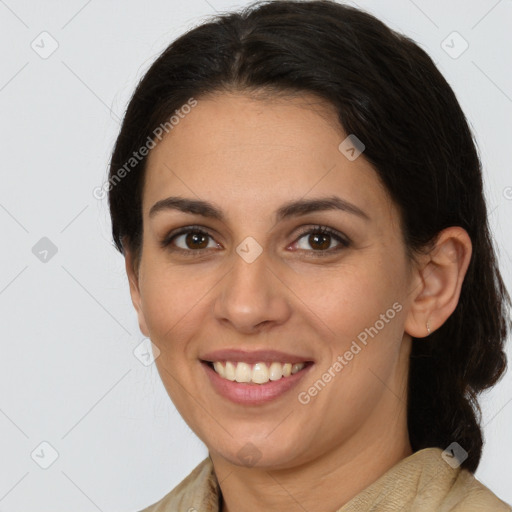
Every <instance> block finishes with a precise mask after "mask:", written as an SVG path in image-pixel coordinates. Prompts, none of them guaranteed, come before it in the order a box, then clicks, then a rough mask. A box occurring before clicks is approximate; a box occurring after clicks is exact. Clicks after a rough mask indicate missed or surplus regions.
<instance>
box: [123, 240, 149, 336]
mask: <svg viewBox="0 0 512 512" xmlns="http://www.w3.org/2000/svg"><path fill="white" fill-rule="evenodd" d="M124 263H125V267H126V275H127V276H128V282H129V283H130V295H131V297H132V303H133V306H134V308H135V311H136V312H137V317H138V320H139V328H140V330H141V332H142V334H144V336H146V338H149V329H148V326H147V324H146V319H145V317H144V312H143V310H142V298H141V294H140V286H139V277H140V272H139V263H140V262H139V261H138V260H137V259H136V258H135V257H134V254H133V252H132V251H131V250H130V249H128V248H126V247H124Z"/></svg>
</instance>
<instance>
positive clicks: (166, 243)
mask: <svg viewBox="0 0 512 512" xmlns="http://www.w3.org/2000/svg"><path fill="white" fill-rule="evenodd" d="M188 233H196V234H199V235H205V236H208V237H210V238H212V239H213V236H212V235H210V233H208V232H207V231H205V230H204V229H203V228H202V227H201V226H186V227H184V228H181V229H179V230H178V231H176V232H171V233H169V234H168V235H167V236H166V237H165V238H164V239H163V240H162V241H161V242H160V246H161V247H162V248H164V249H167V250H169V251H172V252H180V253H182V254H185V255H187V256H191V257H197V256H203V255H204V251H206V250H208V249H207V248H206V249H182V248H181V247H171V244H172V241H173V240H174V239H175V238H177V237H178V236H180V235H185V234H188ZM313 234H315V235H316V234H322V235H330V236H331V237H333V238H334V239H335V240H336V241H337V242H339V244H340V245H339V246H337V247H335V248H334V249H326V250H314V249H312V250H306V249H298V250H299V251H305V252H308V253H311V254H310V256H313V257H324V256H330V255H332V254H334V253H338V252H339V251H341V250H343V249H346V248H347V247H349V246H350V245H351V241H350V240H349V239H348V238H347V237H345V236H343V235H341V233H338V232H337V231H335V230H333V229H331V228H328V227H326V226H320V225H316V226H314V227H308V228H306V229H305V230H303V231H302V232H301V233H299V235H298V237H297V238H296V240H295V241H294V242H293V243H294V244H295V243H296V242H298V241H299V240H300V239H301V238H303V237H304V236H306V235H313Z"/></svg>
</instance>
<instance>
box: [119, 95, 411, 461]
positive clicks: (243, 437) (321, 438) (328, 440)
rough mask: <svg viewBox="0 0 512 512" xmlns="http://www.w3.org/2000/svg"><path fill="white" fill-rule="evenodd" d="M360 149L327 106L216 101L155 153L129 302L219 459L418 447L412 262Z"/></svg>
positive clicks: (195, 112) (187, 415) (171, 386)
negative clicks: (409, 404)
mask: <svg viewBox="0 0 512 512" xmlns="http://www.w3.org/2000/svg"><path fill="white" fill-rule="evenodd" d="M307 100H309V104H307V103H306V101H307ZM315 101H316V103H315V105H312V102H315ZM315 110H316V111H315ZM346 137H347V134H344V133H342V131H341V129H340V128H339V126H338V125H337V119H336V114H335V113H334V111H331V110H328V108H327V107H326V106H325V105H323V106H322V104H320V103H319V102H318V100H315V98H314V97H310V96H303V97H302V98H298V97H296V98H294V99H291V98H289V99H286V100H284V99H281V100H272V101H270V100H268V99H267V100H255V99H251V98H249V97H248V96H245V95H242V94H239V95H234V94H229V95H228V94H219V95H216V96H212V97H209V98H208V99H198V103H197V105H196V106H195V107H193V108H192V109H191V112H190V113H188V114H187V115H186V116H184V117H183V119H181V120H180V122H179V124H177V125H176V126H175V127H174V128H173V129H172V131H170V132H169V134H168V135H166V136H165V137H164V138H163V140H162V141H161V142H160V143H159V144H158V145H157V146H156V148H155V149H153V150H152V151H151V153H150V155H149V157H148V161H147V170H146V178H145V185H144V192H143V225H144V234H143V245H142V257H141V260H140V266H139V267H138V276H136V275H135V274H131V272H130V270H129V273H130V277H131V281H132V288H131V292H132V298H133V301H134V304H135V306H136V308H137V310H138V313H139V323H140V326H141V330H142V331H143V333H144V334H145V335H146V336H149V337H150V338H151V340H152V342H153V343H154V344H155V345H156V346H157V347H158V349H159V350H160V355H159V357H158V358H157V359H156V365H157V367H158V370H159V373H160V375H161V378H162V380H163V383H164V385H165V387H166V389H167V391H168V393H169V395H170V397H171V399H172V401H173V402H174V404H175V405H176V407H177V409H178V410H179V412H180V413H181V415H182V416H183V418H184V419H185V421H186V422H187V423H188V425H189V426H190V427H191V428H192V429H193V430H194V431H195V432H196V434H197V435H198V436H199V437H200V438H201V439H202V440H203V441H204V442H205V444H206V445H207V447H208V449H209V450H210V453H211V454H212V456H215V457H222V458H223V460H225V461H228V462H231V463H233V464H237V465H246V466H252V465H255V464H256V465H257V466H260V467H272V468H280V467H282V468H285V467H293V466H297V465H298V464H302V463H305V462H311V461H313V460H314V459H315V458H317V457H319V456H321V455H322V454H331V453H334V452H336V453H338V452H339V453H344V454H346V455H347V456H351V455H350V454H354V453H357V452H358V451H359V452H360V451H361V450H368V449H371V446H372V445H375V446H377V445H381V443H383V442H386V439H388V440H392V439H396V437H397V436H402V438H404V436H405V437H406V436H407V434H406V431H404V429H405V425H406V395H405V389H406V382H407V371H408V355H409V350H410V342H411V339H410V336H409V335H407V334H404V323H405V321H406V317H407V314H408V308H409V297H410V295H411V292H412V291H413V288H412V287H413V283H412V278H411V272H410V267H409V262H408V260H407V257H406V251H405V246H404V243H403V239H402V235H401V230H400V223H399V215H398V212H397V209H396V207H395V206H394V204H393V203H392V202H391V200H390V199H389V197H388V195H387V193H386V191H385V189H384V188H383V186H382V185H381V184H380V182H379V180H378V178H377V174H376V173H375V171H374V170H373V168H372V167H371V166H370V164H369V163H368V162H367V161H366V160H365V158H364V153H363V154H362V155H361V156H359V157H357V158H355V157H356V156H357V152H356V151H352V150H351V149H350V147H353V146H351V145H350V141H345V143H344V144H343V145H342V146H341V149H340V144H341V143H342V142H343V141H344V140H345V139H346ZM362 142H363V143H364V142H365V141H362ZM356 149H358V148H356ZM359 149H360V148H359ZM391 150H392V149H391V148H390V151H391ZM169 198H175V199H180V200H183V201H182V202H181V203H180V202H178V201H176V200H170V199H169ZM189 201H190V202H193V203H189ZM315 201H316V203H315ZM326 201H329V203H327V202H326ZM155 205H156V206H155ZM329 205H330V206H329ZM319 229H323V230H327V231H326V232H321V231H319ZM198 230H199V232H198ZM201 232H202V233H201ZM127 262H129V259H128V260H127ZM128 267H129V268H130V265H128ZM220 351H229V353H228V352H224V353H221V352H220ZM215 352H218V353H217V354H215ZM205 361H210V362H211V363H213V362H215V363H216V364H215V366H216V367H217V368H219V366H220V367H221V369H220V371H222V369H223V368H224V371H225V372H227V374H226V375H224V377H222V376H221V375H219V374H218V373H217V372H215V371H214V369H212V367H211V364H208V363H207V362H205ZM227 361H229V362H230V364H228V365H227V368H226V362H227ZM219 363H220V365H219ZM237 363H242V364H237ZM257 363H265V364H257ZM302 363H304V368H302ZM290 364H292V365H293V364H298V366H295V367H293V366H292V368H293V371H294V372H295V373H292V374H291V375H290V376H287V375H289V374H290ZM301 368H302V369H301ZM296 370H298V371H296ZM283 373H284V375H283ZM233 378H235V381H233V380H232V379H233ZM248 379H250V380H251V382H243V381H247V380H248ZM253 379H254V380H256V381H257V383H256V382H252V380H253ZM269 379H270V380H269ZM238 381H241V382H238ZM406 442H407V443H408V438H407V440H406ZM338 461H339V459H338Z"/></svg>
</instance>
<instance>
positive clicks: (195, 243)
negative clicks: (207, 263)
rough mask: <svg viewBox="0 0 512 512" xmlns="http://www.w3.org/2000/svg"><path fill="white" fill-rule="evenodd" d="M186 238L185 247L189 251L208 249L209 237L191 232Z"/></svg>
mask: <svg viewBox="0 0 512 512" xmlns="http://www.w3.org/2000/svg"><path fill="white" fill-rule="evenodd" d="M184 236H185V240H184V241H185V245H186V246H187V248H188V249H206V247H208V238H209V235H207V234H204V233H200V232H197V231H191V232H189V233H187V234H186V235H184Z"/></svg>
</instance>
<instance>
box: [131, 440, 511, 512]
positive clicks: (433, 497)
mask: <svg viewBox="0 0 512 512" xmlns="http://www.w3.org/2000/svg"><path fill="white" fill-rule="evenodd" d="M442 453H443V450H441V449H440V448H424V449H423V450H419V451H417V452H415V453H413V454H412V455H410V456H408V457H406V458H405V459H402V460H401V461H400V462H398V463H397V464H395V465H394V466H393V467H392V468H390V469H389V470H388V471H386V473H384V474H383V475H382V476H380V477H379V478H378V479H377V480H376V481H375V482H373V483H372V484H371V485H369V486H368V487H367V488H366V489H364V490H363V491H361V492H360V493H359V494H358V495H357V496H355V497H354V498H352V499H351V500H350V501H349V502H348V503H346V504H345V505H344V506H343V507H341V508H340V509H339V510H338V511H337V512H399V511H400V512H484V511H485V512H491V511H492V512H511V511H512V507H511V506H510V505H508V504H507V503H505V502H504V501H502V500H500V499H499V498H498V497H497V496H496V495H495V494H493V492H492V491H490V490H489V489H488V488H487V487H485V485H483V484H482V483H480V482H479V481H478V480H477V479H476V478H475V477H474V475H473V474H472V473H471V472H469V471H468V470H466V469H461V468H460V467H457V468H453V467H452V466H451V465H449V464H448V463H447V462H445V461H444V459H443V458H442V457H441V454H442ZM219 500H220V488H219V484H218V481H217V478H216V476H215V472H214V471H213V465H212V461H211V459H210V458H209V457H207V458H206V459H204V460H203V461H202V462H201V463H200V464H198V465H197V466H196V467H195V469H194V470H193V471H192V472H191V473H190V474H189V475H188V476H187V477H186V478H185V479H184V480H183V481H182V482H181V483H180V484H178V485H177V486H176V487H175V488H174V489H173V490H172V491H171V492H170V493H169V494H167V495H166V496H164V497H163V498H162V499H161V500H160V501H158V502H157V503H155V504H153V505H151V506H150V507H148V508H145V509H144V510H142V511H141V512H220V509H219Z"/></svg>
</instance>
